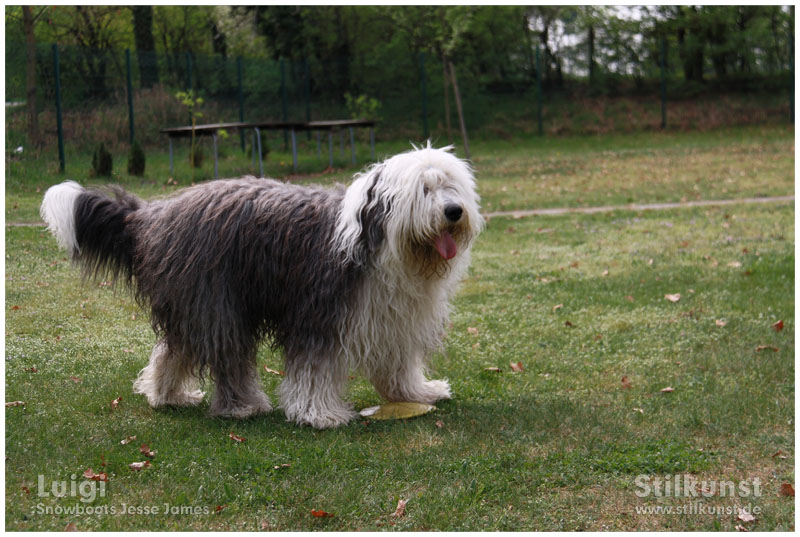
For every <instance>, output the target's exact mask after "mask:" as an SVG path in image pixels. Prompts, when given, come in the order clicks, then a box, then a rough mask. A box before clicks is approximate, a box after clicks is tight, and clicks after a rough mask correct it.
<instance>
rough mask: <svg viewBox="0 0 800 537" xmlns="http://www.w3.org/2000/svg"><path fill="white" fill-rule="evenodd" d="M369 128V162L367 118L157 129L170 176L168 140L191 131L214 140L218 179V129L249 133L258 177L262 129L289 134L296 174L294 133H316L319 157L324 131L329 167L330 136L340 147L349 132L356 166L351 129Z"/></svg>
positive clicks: (370, 123)
mask: <svg viewBox="0 0 800 537" xmlns="http://www.w3.org/2000/svg"><path fill="white" fill-rule="evenodd" d="M364 127H367V128H369V143H370V149H371V152H372V155H371V156H372V160H375V121H373V120H368V119H336V120H329V121H309V122H296V121H256V122H241V121H237V122H229V123H211V124H206V125H195V126H194V127H192V126H191V125H189V126H186V127H170V128H167V129H161V133H162V134H166V135H167V137H168V138H169V171H170V173H174V164H173V152H172V140H173V138H190V137H191V136H192V132H193V131H194V135H195V136H211V137H212V139H213V141H214V178H215V179H216V178H218V177H219V173H218V152H217V136H218V133H219V131H220V130H226V131H228V130H234V131H235V130H251V129H252V131H253V148H254V149H255V150H254V151H253V166H255V156H256V153H257V154H258V167H259V168H258V169H259V176H260V177H263V176H264V162H263V159H262V156H261V131H262V130H282V131H289V132H290V133H291V140H292V169H293V170H294V171H295V172H297V135H296V133H297V131H318V134H317V153H318V154H321V149H320V138H319V132H322V131H327V132H328V165H329V166H330V167H333V133H334V131H338V132H339V133H340V142H341V143H340V145H341V146H342V148H343V147H344V142H343V140H342V138H341V137H342V136H343V134H344V129H345V128H346V129H348V130H349V132H350V157H351V161H352V162H353V164H355V163H356V152H355V135H354V131H353V129H356V128H364Z"/></svg>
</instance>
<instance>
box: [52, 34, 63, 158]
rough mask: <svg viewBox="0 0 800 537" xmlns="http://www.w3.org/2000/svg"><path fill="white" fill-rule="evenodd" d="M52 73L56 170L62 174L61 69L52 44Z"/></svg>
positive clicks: (55, 45)
mask: <svg viewBox="0 0 800 537" xmlns="http://www.w3.org/2000/svg"><path fill="white" fill-rule="evenodd" d="M53 71H54V74H55V77H56V128H57V129H58V169H59V171H60V172H61V173H64V169H65V168H66V158H65V157H64V124H63V122H62V119H61V69H60V68H59V62H58V44H57V43H54V44H53Z"/></svg>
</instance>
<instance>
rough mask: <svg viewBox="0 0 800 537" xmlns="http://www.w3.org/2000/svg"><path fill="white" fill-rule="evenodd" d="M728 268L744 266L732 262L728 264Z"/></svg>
mask: <svg viewBox="0 0 800 537" xmlns="http://www.w3.org/2000/svg"><path fill="white" fill-rule="evenodd" d="M728 266H729V267H731V268H739V267H741V266H742V264H741V263H740V262H739V261H731V262H730V263H728Z"/></svg>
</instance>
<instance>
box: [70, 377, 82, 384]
mask: <svg viewBox="0 0 800 537" xmlns="http://www.w3.org/2000/svg"><path fill="white" fill-rule="evenodd" d="M69 380H71V381H72V382H74V383H75V384H80V383H81V382H83V379H82V378H80V377H73V376H70V377H69Z"/></svg>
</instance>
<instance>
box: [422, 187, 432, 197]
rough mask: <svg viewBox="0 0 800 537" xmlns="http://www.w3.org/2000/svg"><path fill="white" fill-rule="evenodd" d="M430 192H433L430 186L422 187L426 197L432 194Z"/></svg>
mask: <svg viewBox="0 0 800 537" xmlns="http://www.w3.org/2000/svg"><path fill="white" fill-rule="evenodd" d="M430 191H431V189H430V187H428V185H423V186H422V193H423V194H425V195H426V196H427V195H428V194H429V193H430Z"/></svg>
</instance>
